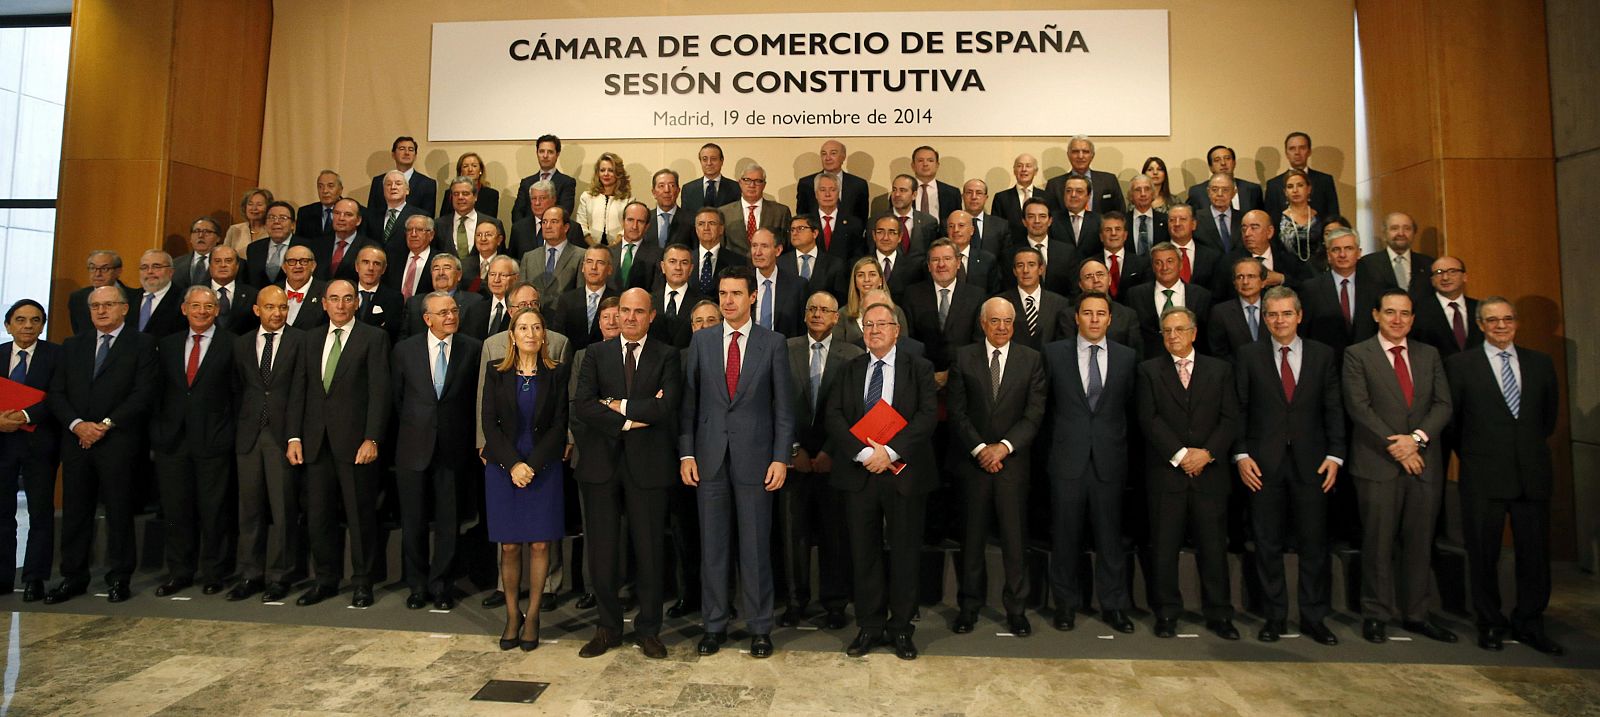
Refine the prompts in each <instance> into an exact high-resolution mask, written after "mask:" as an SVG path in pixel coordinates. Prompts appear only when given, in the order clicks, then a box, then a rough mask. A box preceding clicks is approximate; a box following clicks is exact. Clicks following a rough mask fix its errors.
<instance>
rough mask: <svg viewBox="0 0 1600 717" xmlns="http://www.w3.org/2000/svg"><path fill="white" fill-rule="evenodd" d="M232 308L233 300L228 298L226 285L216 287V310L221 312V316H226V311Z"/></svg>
mask: <svg viewBox="0 0 1600 717" xmlns="http://www.w3.org/2000/svg"><path fill="white" fill-rule="evenodd" d="M232 308H233V302H232V301H229V300H228V287H226V286H224V287H222V288H220V289H217V311H219V312H221V314H222V315H223V316H227V315H228V311H229V310H231V309H232Z"/></svg>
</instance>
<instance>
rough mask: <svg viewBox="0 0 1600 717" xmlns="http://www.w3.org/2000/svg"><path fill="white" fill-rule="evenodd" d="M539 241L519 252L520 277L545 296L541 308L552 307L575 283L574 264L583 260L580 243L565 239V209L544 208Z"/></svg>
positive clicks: (576, 283)
mask: <svg viewBox="0 0 1600 717" xmlns="http://www.w3.org/2000/svg"><path fill="white" fill-rule="evenodd" d="M540 231H541V232H542V233H543V234H544V237H543V239H544V241H543V243H541V244H539V245H538V246H535V247H534V248H533V249H532V250H531V251H528V252H527V253H525V254H523V255H522V280H523V281H526V282H528V283H529V284H533V285H534V287H536V288H538V289H539V295H540V296H544V297H549V301H548V302H546V306H545V307H544V312H545V313H546V314H547V315H548V314H549V313H550V312H552V311H554V310H555V302H556V298H557V297H559V296H561V292H564V291H566V290H567V289H571V288H573V287H576V286H577V285H578V268H579V267H580V266H581V265H582V264H583V249H584V248H583V247H581V246H578V245H577V244H575V243H573V242H572V241H569V240H568V239H567V210H565V209H562V208H561V207H550V208H549V209H546V210H545V211H544V224H543V225H542V226H541V227H540Z"/></svg>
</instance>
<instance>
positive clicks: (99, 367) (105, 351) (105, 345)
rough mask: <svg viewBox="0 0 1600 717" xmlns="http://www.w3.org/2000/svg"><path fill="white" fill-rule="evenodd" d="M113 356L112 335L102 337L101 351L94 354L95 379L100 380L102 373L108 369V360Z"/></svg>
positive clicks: (102, 335)
mask: <svg viewBox="0 0 1600 717" xmlns="http://www.w3.org/2000/svg"><path fill="white" fill-rule="evenodd" d="M110 356H111V334H101V335H100V350H98V351H95V352H94V377H95V378H100V372H101V371H103V370H105V368H106V359H107V358H108V357H110Z"/></svg>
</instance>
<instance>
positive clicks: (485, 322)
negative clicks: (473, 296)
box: [460, 295, 516, 341]
mask: <svg viewBox="0 0 1600 717" xmlns="http://www.w3.org/2000/svg"><path fill="white" fill-rule="evenodd" d="M480 296H481V295H480ZM515 311H516V309H514V308H512V306H511V304H510V303H509V302H507V303H506V306H505V308H504V309H502V310H501V312H500V323H499V324H496V325H495V326H490V325H489V318H490V314H492V313H493V312H494V297H492V296H490V297H486V298H484V299H483V300H482V301H474V302H472V303H471V304H470V305H468V306H467V308H465V309H462V310H461V323H460V326H461V333H463V334H466V335H467V336H471V337H472V338H475V339H477V340H479V341H482V340H484V339H486V338H489V337H490V336H493V335H495V334H498V333H500V332H501V331H505V330H507V329H509V328H511V314H512V313H514V312H515Z"/></svg>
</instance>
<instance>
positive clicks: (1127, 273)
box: [1072, 242, 1155, 304]
mask: <svg viewBox="0 0 1600 717" xmlns="http://www.w3.org/2000/svg"><path fill="white" fill-rule="evenodd" d="M1090 258H1092V259H1094V260H1096V261H1099V262H1100V263H1102V264H1105V265H1106V271H1107V272H1108V273H1109V272H1110V271H1111V259H1110V258H1109V257H1107V256H1106V252H1105V249H1104V248H1102V249H1101V250H1100V251H1099V252H1097V253H1094V254H1088V255H1083V254H1080V255H1079V259H1078V261H1079V262H1081V261H1083V260H1085V259H1090ZM1117 264H1118V267H1117V269H1118V271H1119V272H1120V274H1119V278H1118V279H1117V290H1116V291H1115V292H1111V298H1113V299H1116V300H1117V301H1119V302H1121V303H1124V304H1126V303H1128V302H1127V293H1128V289H1129V288H1131V287H1135V286H1138V285H1140V284H1143V283H1145V282H1150V281H1155V274H1154V273H1152V272H1151V271H1150V257H1149V256H1146V255H1143V254H1135V253H1133V243H1132V242H1129V243H1128V245H1127V246H1124V247H1123V249H1122V258H1120V259H1118V260H1117ZM1072 270H1073V272H1074V273H1076V272H1077V270H1078V267H1077V264H1074V265H1073V267H1072ZM1073 288H1074V289H1077V288H1078V287H1077V285H1076V283H1074V285H1073ZM1106 288H1108V289H1109V288H1110V287H1109V286H1107V287H1106ZM1073 293H1074V294H1077V293H1078V292H1077V291H1074V292H1073Z"/></svg>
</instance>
